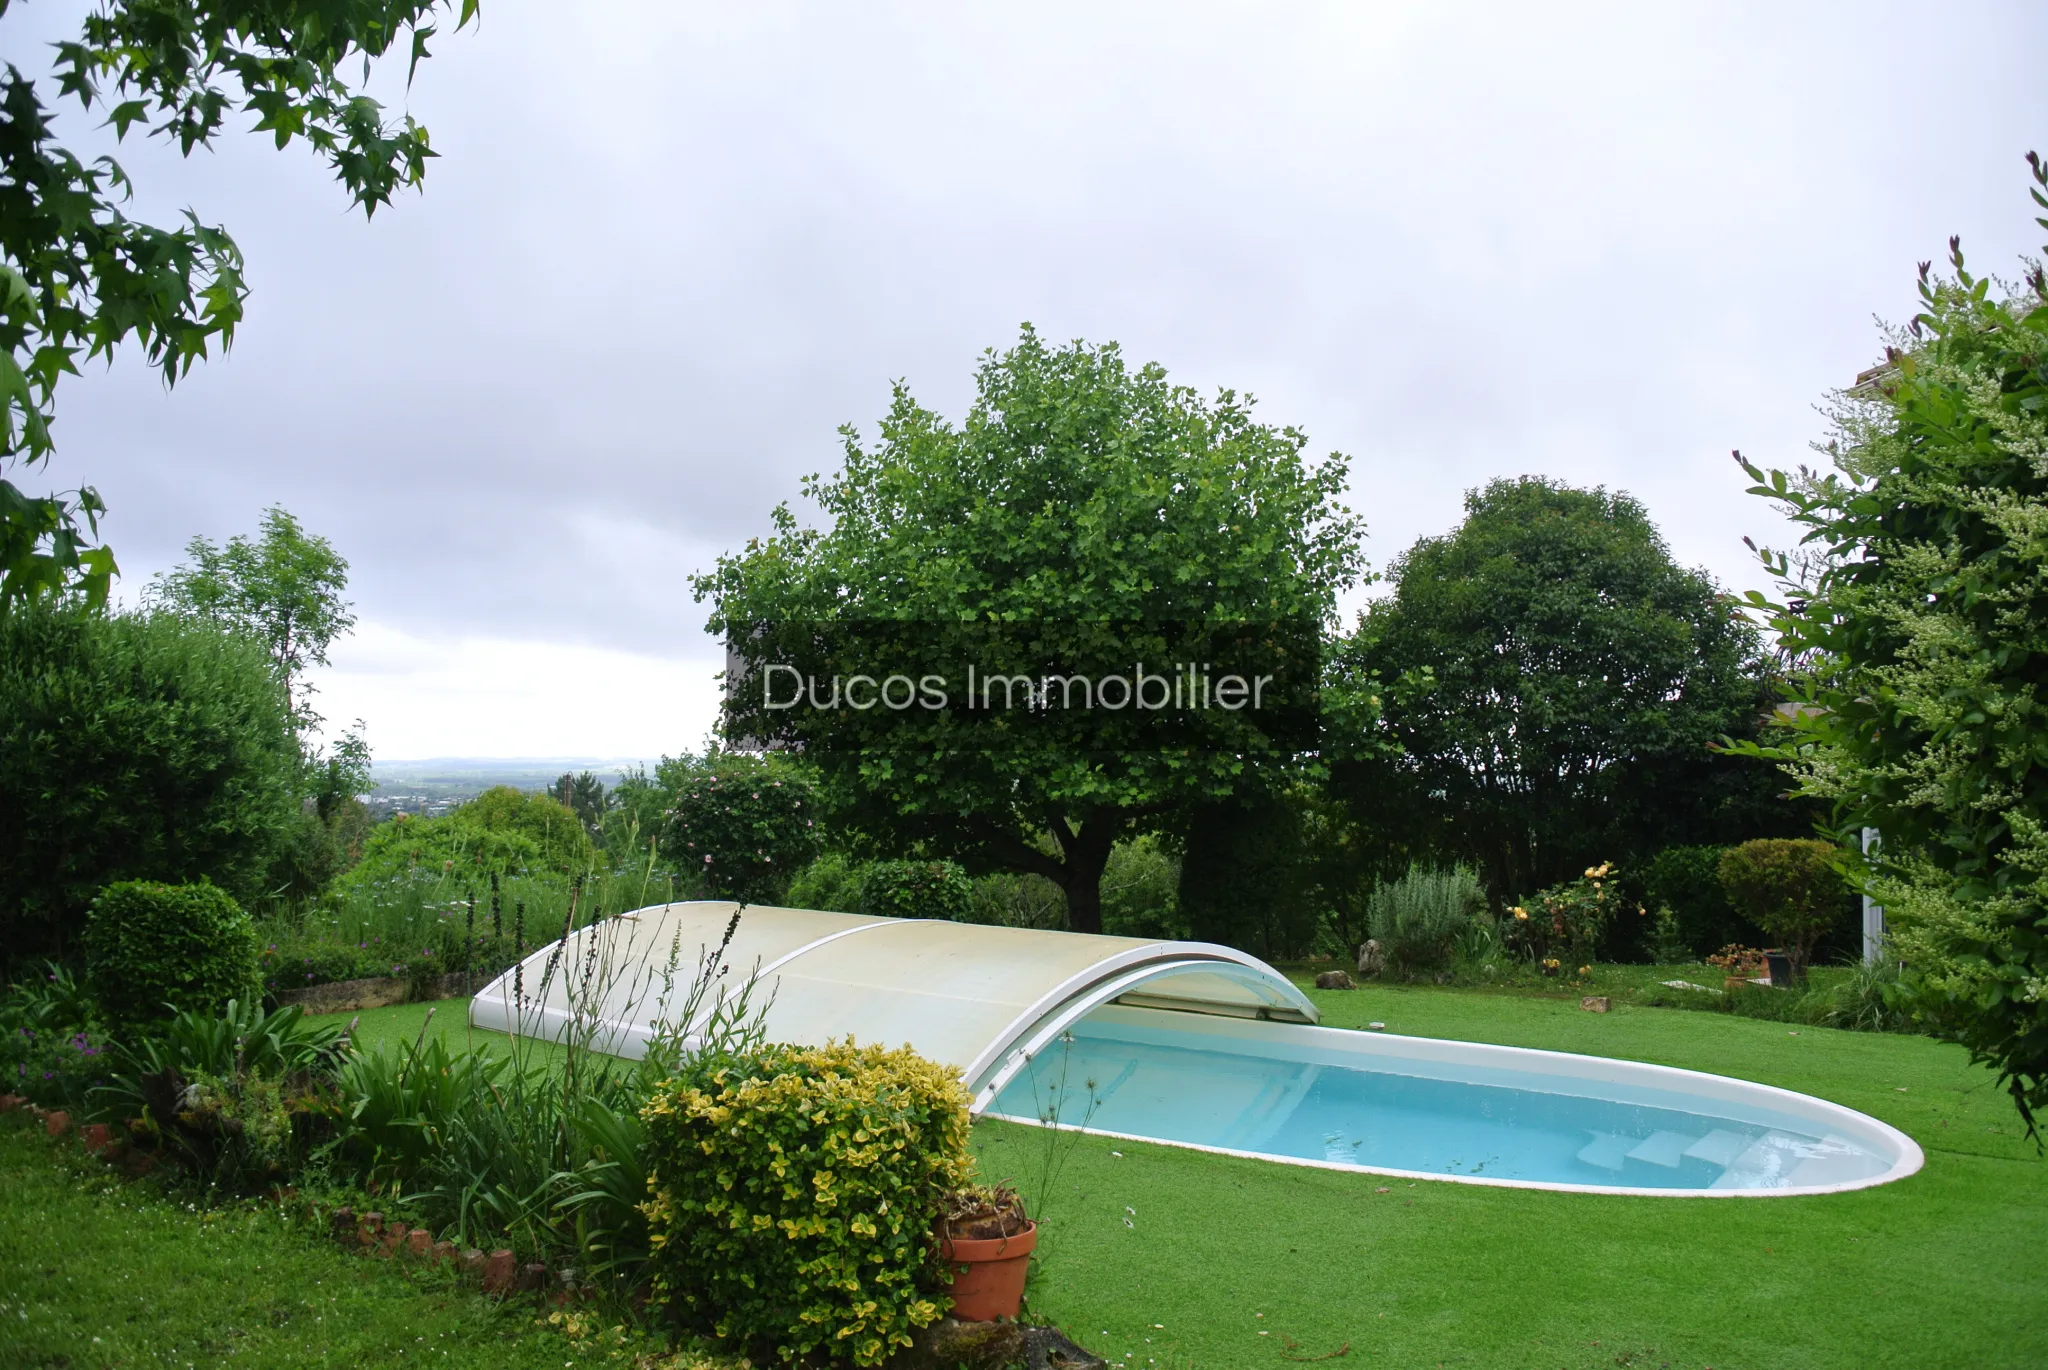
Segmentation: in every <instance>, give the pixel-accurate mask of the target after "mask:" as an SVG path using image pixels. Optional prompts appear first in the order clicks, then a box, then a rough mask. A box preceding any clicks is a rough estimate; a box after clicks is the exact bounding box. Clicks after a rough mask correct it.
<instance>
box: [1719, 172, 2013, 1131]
mask: <svg viewBox="0 0 2048 1370" xmlns="http://www.w3.org/2000/svg"><path fill="white" fill-rule="evenodd" d="M2028 163H2029V165H2030V166H2031V167H2032V168H2033V175H2034V182H2035V184H2034V185H2033V186H2032V187H2030V190H2031V193H2032V195H2033V199H2034V202H2035V203H2036V204H2037V205H2039V206H2040V207H2041V208H2042V209H2043V210H2044V211H2048V166H2044V165H2043V163H2042V162H2041V160H2040V159H2039V158H2038V157H2036V156H2034V155H2033V154H2031V153H2030V154H2029V155H2028ZM2037 222H2038V223H2040V225H2041V226H2042V227H2043V228H2048V218H2041V219H2039V220H2037ZM1950 260H1951V270H1952V273H1953V274H1952V275H1949V276H1946V277H1943V276H1940V275H1937V274H1935V273H1934V272H1933V270H1932V268H1931V264H1929V263H1925V262H1923V263H1922V264H1921V266H1920V297H1921V312H1920V313H1919V315H1918V316H1917V317H1916V318H1915V319H1914V321H1913V323H1912V324H1911V325H1910V326H1909V327H1908V328H1906V329H1903V330H1898V331H1895V332H1892V333H1891V334H1889V336H1888V337H1887V338H1886V343H1887V347H1886V351H1887V359H1886V364H1885V365H1884V366H1883V367H1881V368H1874V373H1873V374H1871V375H1869V376H1868V377H1866V378H1865V380H1864V383H1863V384H1861V385H1859V386H1857V387H1855V388H1853V389H1851V390H1849V391H1847V392H1844V393H1843V394H1841V395H1839V396H1837V407H1836V413H1835V417H1836V420H1837V431H1836V433H1835V435H1834V439H1833V441H1831V442H1829V443H1827V444H1825V445H1824V450H1825V451H1826V452H1827V454H1828V455H1829V456H1830V457H1831V458H1832V460H1833V465H1834V467H1835V469H1834V470H1833V471H1830V472H1827V473H1825V474H1822V473H1816V472H1811V471H1807V470H1804V469H1802V470H1801V471H1799V472H1798V473H1796V474H1794V475H1790V476H1788V475H1787V474H1786V473H1785V472H1783V471H1771V472H1768V473H1766V472H1765V471H1763V470H1761V469H1760V468H1758V467H1756V466H1754V465H1751V464H1750V463H1748V462H1744V463H1743V465H1744V467H1745V469H1746V470H1747V471H1748V473H1749V475H1750V476H1751V478H1752V479H1753V480H1754V481H1755V482H1756V484H1755V486H1754V487H1753V491H1752V492H1753V493H1755V494H1758V495H1761V496H1763V497H1765V498H1767V499H1770V500H1772V501H1775V502H1777V503H1778V504H1780V505H1781V506H1783V507H1784V508H1785V509H1786V510H1787V511H1788V512H1789V513H1790V514H1791V516H1792V518H1793V519H1794V520H1795V521H1796V522H1797V523H1799V524H1801V525H1803V526H1804V527H1805V528H1806V530H1807V532H1806V536H1805V544H1804V545H1805V546H1806V547H1807V548H1808V549H1818V550H1819V552H1820V553H1821V555H1820V556H1818V557H1817V558H1811V559H1809V560H1808V561H1807V563H1806V566H1805V568H1804V569H1805V570H1806V571H1807V572H1808V574H1805V575H1801V574H1800V571H1801V569H1802V568H1801V566H1800V565H1799V563H1798V561H1796V560H1795V559H1792V558H1788V557H1786V556H1785V555H1783V554H1780V553H1773V552H1766V553H1765V554H1764V559H1765V563H1766V565H1768V566H1769V567H1770V568H1771V569H1772V570H1773V571H1775V572H1777V573H1778V574H1779V576H1780V577H1781V579H1782V580H1783V582H1784V584H1785V589H1786V591H1787V593H1786V594H1785V595H1784V597H1783V599H1782V601H1781V602H1778V603H1771V602H1770V601H1768V600H1766V599H1765V598H1764V597H1762V596H1756V597H1755V603H1756V605H1757V607H1758V608H1760V609H1763V610H1764V611H1766V612H1768V613H1769V614H1770V615H1771V619H1772V624H1773V626H1774V627H1775V628H1776V630H1777V631H1778V633H1779V634H1780V636H1781V637H1782V638H1783V639H1784V641H1785V644H1786V647H1787V650H1788V651H1789V652H1791V653H1793V654H1795V655H1800V656H1804V657H1806V658H1809V659H1810V660H1812V661H1813V662H1814V669H1813V670H1812V671H1811V672H1810V673H1809V674H1808V675H1807V676H1806V677H1805V678H1804V679H1803V680H1802V681H1801V682H1800V684H1801V688H1800V689H1799V691H1798V692H1797V693H1796V694H1795V695H1794V700H1795V701H1796V703H1797V706H1798V707H1797V708H1796V709H1794V710H1792V711H1791V712H1792V713H1793V715H1794V718H1795V723H1796V728H1797V737H1796V741H1795V742H1793V743H1792V744H1790V745H1787V746H1784V747H1779V748H1775V749H1764V750H1765V753H1766V754H1768V755H1773V756H1775V757H1777V758H1778V759H1779V760H1781V761H1782V762H1784V763H1785V764H1786V765H1787V768H1788V769H1789V770H1790V771H1791V772H1792V773H1793V774H1794V775H1795V776H1796V777H1797V778H1798V779H1799V780H1800V782H1801V784H1802V786H1803V788H1804V789H1805V791H1806V792H1807V793H1809V794H1811V795H1814V796H1816V797H1818V798H1820V799H1822V800H1825V801H1828V802H1830V803H1831V804H1832V805H1833V806H1834V810H1833V823H1834V826H1835V827H1836V829H1837V836H1838V839H1839V845H1840V847H1841V849H1842V850H1843V851H1844V852H1853V851H1855V850H1856V848H1857V847H1858V846H1859V845H1860V844H1859V843H1858V841H1857V839H1858V837H1859V836H1860V832H1861V830H1862V829H1864V828H1876V829H1878V830H1879V831H1880V832H1881V833H1882V836H1883V841H1882V844H1881V845H1880V846H1879V848H1878V855H1877V858H1876V860H1875V862H1874V863H1873V867H1872V869H1870V870H1869V871H1868V872H1866V874H1867V876H1868V877H1869V882H1870V888H1871V891H1872V893H1874V894H1875V895H1877V896H1878V897H1879V898H1880V899H1881V900H1882V902H1883V903H1884V905H1885V913H1886V918H1887V920H1888V922H1889V924H1890V927H1891V931H1892V933H1893V938H1894V941H1895V943H1896V949H1897V950H1898V952H1899V953H1900V954H1901V955H1902V956H1903V957H1904V959H1905V960H1906V963H1907V966H1908V969H1909V981H1908V983H1909V984H1910V985H1911V986H1912V987H1913V988H1914V990H1915V991H1916V993H1917V1007H1918V1009H1919V1012H1920V1015H1921V1017H1922V1020H1923V1022H1925V1023H1926V1024H1928V1025H1929V1026H1931V1027H1933V1028H1934V1029H1935V1030H1936V1031H1938V1032H1939V1033H1941V1034H1942V1035H1945V1036H1947V1037H1949V1038H1951V1039H1952V1040H1954V1041H1957V1042H1960V1043H1962V1044H1963V1045H1964V1046H1966V1047H1968V1048H1969V1049H1970V1052H1971V1054H1972V1055H1973V1056H1975V1057H1976V1058H1977V1059H1978V1060H1980V1061H1984V1062H1987V1063H1989V1064H1990V1065H1992V1066H1994V1067H1995V1068H1997V1069H1998V1070H1999V1071H2000V1072H2001V1074H2002V1076H2003V1079H2004V1081H2005V1084H2006V1085H2007V1087H2008V1088H2009V1089H2010V1090H2011V1092H2012V1096H2013V1099H2014V1101H2015V1102H2016V1103H2017V1104H2018V1105H2019V1108H2020V1111H2021V1113H2022V1114H2023V1116H2025V1117H2026V1118H2027V1120H2028V1125H2029V1127H2031V1126H2032V1125H2033V1115H2034V1110H2036V1109H2039V1108H2040V1107H2042V1105H2043V1104H2044V1103H2048V699H2044V698H2043V692H2042V685H2043V681H2044V680H2048V588H2044V587H2048V275H2044V273H2043V270H2042V267H2041V265H2040V264H2039V263H2038V262H2036V263H2033V264H2031V266H2030V270H2029V272H2028V277H2027V281H2026V283H2025V284H2024V285H2023V286H2014V287H2003V286H1999V285H1998V284H1997V283H1995V282H1993V281H1991V280H1989V279H1986V278H1984V277H1981V276H1977V275H1974V274H1973V273H1971V272H1970V271H1969V270H1968V269H1966V268H1965V266H1964V263H1963V254H1962V249H1961V247H1960V245H1959V244H1958V243H1956V242H1955V241H1953V240H1952V241H1951V243H1950ZM1738 459H1739V456H1738Z"/></svg>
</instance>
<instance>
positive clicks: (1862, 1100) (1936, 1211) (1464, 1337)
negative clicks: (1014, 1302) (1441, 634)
mask: <svg viewBox="0 0 2048 1370" xmlns="http://www.w3.org/2000/svg"><path fill="white" fill-rule="evenodd" d="M1312 993H1313V994H1314V997H1315V998H1316V1000H1317V1001H1318V1003H1319V1004H1320V1005H1321V1007H1322V1008H1323V1011H1324V1021H1325V1022H1326V1023H1328V1024H1329V1025H1331V1026H1338V1027H1343V1026H1356V1025H1362V1024H1364V1023H1366V1022H1368V1021H1371V1020H1374V1019H1377V1020H1381V1021H1384V1022H1385V1023H1386V1025H1387V1030H1388V1031H1391V1032H1407V1033H1411V1034H1414V1035H1418V1036H1433V1037H1457V1038H1464V1039H1468V1040H1474V1041H1488V1042H1500V1043H1505V1044H1509V1045H1516V1046H1532V1047H1544V1048H1549V1049H1553V1050H1562V1051H1580V1052H1586V1053H1589V1054H1593V1055H1603V1056H1621V1057H1629V1058H1633V1059H1637V1060H1646V1061H1658V1062H1663V1063H1666V1064H1670V1065H1677V1066H1685V1067H1689V1068H1691V1069H1695V1070H1707V1071H1714V1072H1717V1073H1721V1074H1726V1075H1738V1076H1742V1077H1744V1078H1747V1079H1753V1080H1761V1081H1763V1082H1765V1083H1768V1084H1774V1085H1782V1086H1784V1087H1786V1088H1790V1089H1797V1090H1803V1091H1805V1092H1808V1093H1812V1094H1815V1095H1819V1096H1820V1097H1823V1098H1827V1099H1833V1100H1835V1101H1836V1102H1839V1103H1843V1104H1846V1105H1848V1106H1850V1107H1852V1108H1857V1109H1861V1110H1863V1111H1864V1112H1867V1113H1870V1114H1872V1115H1873V1116H1875V1117H1879V1118H1882V1119H1884V1120H1885V1121H1886V1122H1889V1123H1892V1124H1893V1125H1894V1126H1897V1127H1899V1128H1901V1129H1903V1130H1904V1131H1906V1132H1907V1133H1909V1134H1910V1135H1912V1136H1913V1137H1914V1139H1915V1140H1917V1141H1918V1142H1919V1143H1920V1144H1921V1146H1922V1147H1924V1148H1925V1149H1926V1151H1927V1166H1926V1168H1925V1169H1924V1170H1923V1171H1921V1172H1920V1173H1919V1174H1918V1175H1915V1176H1913V1177H1911V1178H1909V1179H1906V1180H1903V1181H1900V1182H1898V1183H1896V1184H1891V1185H1884V1186H1880V1187H1878V1188H1876V1189H1868V1190H1861V1191H1858V1192H1855V1193H1851V1194H1839V1195H1827V1196H1820V1197H1814V1198H1799V1199H1735V1200H1722V1199H1698V1198H1694V1199H1661V1198H1637V1197H1622V1196H1613V1197H1608V1196H1599V1195H1573V1194H1552V1193H1544V1192H1541V1191H1528V1190H1511V1189H1487V1188H1481V1187H1477V1186H1467V1185H1459V1184H1453V1183H1433V1182H1428V1181H1424V1182H1420V1183H1415V1184H1410V1183H1408V1182H1407V1181H1402V1180H1389V1179H1384V1178H1380V1177H1375V1176H1372V1175H1348V1174H1343V1173H1339V1172H1332V1171H1323V1170H1314V1169H1309V1168H1305V1167H1294V1166H1285V1165H1278V1164H1271V1163H1266V1162H1259V1161H1247V1160H1236V1159H1233V1158H1229V1157H1220V1156H1212V1155H1208V1154H1204V1153H1199V1152H1191V1151H1181V1150H1177V1149H1174V1148H1170V1147H1155V1146H1145V1145H1140V1144H1134V1143H1127V1142H1109V1141H1106V1140H1104V1139H1100V1138H1093V1137H1078V1138H1076V1137H1072V1136H1071V1134H1070V1136H1069V1138H1068V1139H1066V1140H1063V1141H1062V1142H1061V1146H1064V1147H1070V1148H1071V1150H1070V1151H1069V1152H1068V1154H1067V1158H1066V1162H1065V1168H1064V1170H1063V1171H1061V1172H1060V1175H1059V1179H1058V1182H1057V1184H1056V1185H1054V1186H1052V1187H1051V1191H1050V1192H1049V1193H1042V1194H1039V1195H1032V1194H1031V1191H1032V1190H1034V1189H1044V1188H1045V1184H1046V1182H1045V1179H1044V1177H1043V1174H1044V1170H1045V1166H1044V1162H1043V1156H1044V1151H1045V1148H1044V1146H1043V1138H1044V1134H1043V1133H1042V1132H1041V1131H1039V1130H1038V1129H1034V1128H1027V1127H1021V1126H1016V1125H1011V1124H999V1123H983V1124H980V1125H978V1126H977V1128H976V1130H975V1137H976V1144H977V1147H978V1149H979V1150H980V1152H981V1155H982V1167H983V1173H984V1174H985V1175H989V1176H996V1177H1001V1176H1008V1177H1012V1178H1014V1179H1015V1180H1016V1181H1017V1182H1019V1183H1020V1184H1021V1185H1022V1186H1023V1187H1024V1188H1025V1190H1026V1192H1027V1196H1029V1197H1035V1198H1037V1200H1038V1201H1039V1202H1040V1203H1041V1204H1042V1205H1044V1206H1045V1207H1046V1210H1047V1213H1048V1217H1049V1222H1048V1225H1047V1230H1046V1233H1045V1236H1044V1239H1043V1241H1042V1244H1041V1248H1040V1249H1041V1251H1043V1252H1044V1259H1043V1260H1042V1261H1041V1262H1040V1264H1039V1266H1038V1268H1037V1271H1036V1273H1035V1275H1034V1279H1033V1283H1032V1287H1031V1294H1030V1297H1031V1307H1032V1311H1033V1313H1034V1314H1036V1315H1039V1316H1043V1317H1048V1318H1051V1319H1052V1320H1054V1321H1057V1322H1059V1323H1060V1324H1061V1325H1063V1326H1066V1327H1068V1328H1070V1329H1072V1330H1074V1331H1076V1332H1077V1333H1079V1334H1080V1335H1081V1336H1082V1337H1083V1338H1084V1339H1085V1340H1086V1341H1088V1342H1089V1344H1090V1345H1091V1349H1095V1350H1098V1351H1100V1352H1102V1353H1105V1354H1107V1355H1109V1356H1111V1357H1112V1358H1113V1359H1121V1358H1122V1357H1123V1355H1124V1353H1125V1352H1130V1353H1131V1356H1130V1359H1129V1361H1128V1362H1126V1363H1128V1364H1131V1365H1135V1366H1150V1365H1158V1366H1173V1367H1183V1368H1184V1367H1201V1370H1238V1368H1239V1367H1257V1366H1264V1365H1271V1366H1275V1367H1278V1366H1283V1365H1285V1364H1288V1363H1289V1357H1290V1356H1292V1357H1297V1358H1298V1357H1314V1356H1320V1355H1324V1354H1326V1353H1331V1352H1335V1351H1337V1350H1338V1349H1339V1348H1340V1347H1342V1346H1345V1345H1346V1344H1348V1345H1349V1346H1350V1348H1351V1349H1350V1352H1349V1354H1348V1355H1347V1356H1346V1357H1345V1358H1344V1363H1345V1364H1364V1365H1390V1366H1438V1365H1441V1366H1460V1367H1465V1366H1500V1367H1517V1368H1518V1370H1519V1367H1581V1366H1585V1367H1591V1366H1614V1365H1630V1366H1653V1367H1663V1366H1670V1367H1674V1370H1675V1368H1676V1367H1690V1368H1691V1370H1698V1368H1699V1367H1708V1366H1711V1367H1718V1370H1729V1368H1730V1367H1738V1366H1742V1367H1748V1366H1789V1367H1802V1370H1804V1368H1805V1367H1814V1368H1815V1370H1820V1368H1822V1367H1834V1366H1840V1367H1844V1368H1845V1370H1847V1368H1850V1367H1856V1368H1858V1370H1860V1368H1861V1367H1883V1366H1896V1367H1900V1368H1901V1370H1907V1368H1909V1367H1910V1370H1930V1368H1932V1367H1946V1366H1956V1367H2004V1366H2011V1367H2032V1366H2041V1365H2048V1243H2044V1242H2043V1241H2042V1234H2043V1233H2044V1232H2048V1164H2044V1162H2043V1161H2042V1159H2041V1158H2040V1157H2039V1156H2038V1155H2037V1154H2036V1152H2035V1149H2034V1147H2033V1145H2032V1144H2031V1143H2028V1142H2025V1141H2024V1140H2023V1138H2022V1136H2021V1129H2020V1127H2019V1124H2018V1121H2017V1119H2016V1118H2015V1117H2014V1115H2013V1112H2012V1106H2011V1104H2010V1103H2009V1102H2008V1101H2007V1100H2006V1098H2005V1096H2004V1095H2003V1094H2002V1093H2000V1092H1999V1091H1998V1090H1997V1088H1996V1084H1995V1081H1994V1080H1993V1078H1992V1076H1991V1075H1990V1074H1989V1073H1988V1072H1985V1071H1982V1070H1977V1069H1972V1068H1970V1067H1969V1066H1968V1065H1967V1064H1966V1063H1965V1060H1964V1057H1963V1053H1962V1052H1961V1051H1960V1050H1959V1049H1957V1048H1954V1047H1948V1046H1943V1045H1941V1044H1939V1043H1936V1042H1932V1041H1929V1040H1927V1039H1924V1038H1918V1037H1904V1036H1881V1035H1876V1034H1864V1033H1849V1032H1838V1031H1834V1030H1831V1029H1826V1028H1814V1027H1790V1026H1788V1025H1786V1024H1782V1023H1768V1022H1758V1021H1756V1020H1753V1019H1744V1018H1736V1017H1731V1016H1724V1015H1720V1014H1707V1013H1691V1012H1684V1011H1679V1010H1671V1009H1639V1008H1627V1007H1617V1008H1616V1009H1615V1010H1614V1011H1613V1012H1611V1013H1607V1014H1593V1013H1586V1012H1582V1011H1581V1010H1580V1009H1579V1008H1578V1006H1577V1002H1576V1000H1572V1001H1560V1000H1557V999H1550V998H1531V997H1526V996H1521V995H1513V994H1498V993H1486V992H1474V991H1471V990H1454V989H1437V988H1433V987H1432V988H1419V987H1417V988H1382V987H1372V988H1367V989H1361V990H1357V991H1351V992H1320V991H1312ZM1902 1090H1903V1092H1901V1091H1902ZM1116 1152H1121V1153H1122V1155H1121V1156H1120V1157H1119V1156H1118V1155H1116V1154H1115V1153H1116ZM1383 1190H1384V1192H1382V1191H1383ZM1127 1220H1128V1221H1127ZM1155 1324H1164V1326H1163V1327H1160V1326H1155ZM1262 1332H1263V1333H1265V1334H1267V1335H1263V1336H1262V1335H1260V1333H1262ZM1147 1338H1150V1340H1149V1341H1148V1340H1146V1339H1147ZM1290 1346H1291V1348H1292V1349H1290Z"/></svg>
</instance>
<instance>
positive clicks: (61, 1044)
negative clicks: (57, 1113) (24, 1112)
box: [0, 964, 107, 1109]
mask: <svg viewBox="0 0 2048 1370" xmlns="http://www.w3.org/2000/svg"><path fill="white" fill-rule="evenodd" d="M97 1019H98V1014H97V1012H96V1010H95V1006H94V1005H93V1004H92V1002H91V996H90V995H89V994H87V993H86V991H85V989H84V988H83V987H82V986H81V985H80V984H79V983H78V982H77V981H76V980H75V979H73V978H72V975H71V972H70V971H68V970H66V969H64V967H62V966H58V965H54V964H53V965H49V966H46V967H44V968H43V969H42V970H41V971H40V972H38V973H37V974H35V975H34V976H33V977H31V978H27V979H24V980H22V981H21V982H20V983H18V984H15V985H11V986H9V987H8V991H7V997H6V998H5V999H4V1000H0V1092H4V1093H11V1094H20V1095H23V1096H25V1097H27V1098H29V1099H31V1100H33V1101H35V1102H36V1103H39V1104H42V1105H44V1106H45V1107H48V1108H67V1109H79V1108H82V1107H83V1106H84V1105H85V1103H86V1102H87V1094H88V1091H90V1090H91V1089H93V1088H94V1087H96V1086H98V1085H102V1084H104V1083H106V1078H107V1057H106V1054H105V1051H106V1042H105V1040H104V1038H103V1036H102V1034H101V1033H100V1031H99V1024H98V1021H97Z"/></svg>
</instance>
